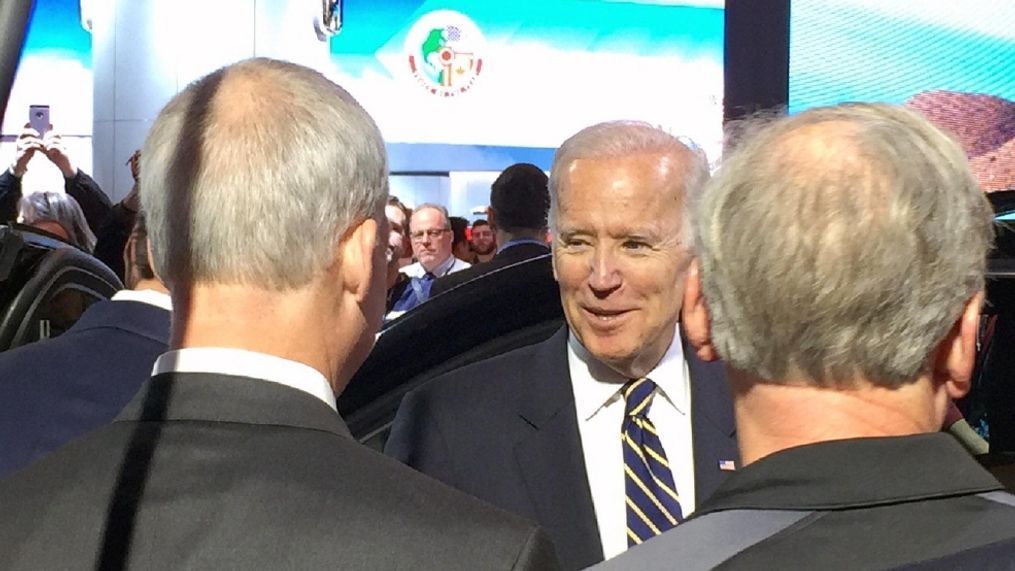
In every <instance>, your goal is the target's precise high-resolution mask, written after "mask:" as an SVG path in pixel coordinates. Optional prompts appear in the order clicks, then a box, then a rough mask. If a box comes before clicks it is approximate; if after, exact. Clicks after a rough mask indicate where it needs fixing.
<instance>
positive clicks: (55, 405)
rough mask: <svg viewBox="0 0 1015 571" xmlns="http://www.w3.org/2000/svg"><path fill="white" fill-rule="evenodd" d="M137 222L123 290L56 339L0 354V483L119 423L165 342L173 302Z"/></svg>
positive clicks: (127, 252)
mask: <svg viewBox="0 0 1015 571" xmlns="http://www.w3.org/2000/svg"><path fill="white" fill-rule="evenodd" d="M147 248H148V232H147V229H146V226H145V222H144V218H143V217H141V216H138V218H137V220H136V223H135V226H134V231H133V232H132V233H131V235H130V237H129V239H128V241H127V247H126V249H125V251H124V252H123V254H122V256H123V258H124V266H125V267H126V268H127V289H125V290H122V291H119V292H117V293H116V294H115V295H113V298H112V299H111V300H109V301H100V302H98V303H96V304H94V305H92V306H91V307H89V308H88V310H87V311H86V312H85V313H84V314H83V315H82V316H81V319H79V320H78V321H77V323H75V324H74V325H73V326H72V327H71V328H70V329H68V330H67V331H66V332H64V333H63V334H62V335H60V336H59V337H56V338H54V339H49V340H46V341H40V342H38V343H32V344H30V345H26V346H24V347H19V348H17V349H14V350H12V351H6V352H3V353H0V478H2V477H4V476H6V475H8V474H10V473H12V472H14V471H16V470H18V469H20V468H23V467H25V466H27V465H28V464H29V463H30V462H32V461H34V460H36V459H38V458H41V457H42V456H44V455H46V454H48V453H50V452H52V451H53V450H56V449H57V448H59V447H60V446H62V445H64V444H65V443H67V442H69V441H71V440H73V439H74V438H77V437H79V436H81V435H83V434H85V433H87V432H89V431H91V430H94V429H96V428H98V427H99V426H102V425H104V424H106V423H108V422H110V421H111V420H113V418H114V417H115V416H116V414H117V413H119V412H120V410H121V409H123V407H124V406H125V405H126V404H127V403H128V402H130V399H131V398H132V397H133V396H134V394H135V393H136V392H137V390H138V388H140V386H141V383H142V382H144V380H145V379H146V378H148V376H149V375H150V374H151V370H152V364H154V363H155V358H156V357H158V356H159V355H160V354H162V353H163V352H165V350H166V346H167V345H168V343H169V312H170V309H171V303H170V300H169V295H168V292H167V291H166V288H165V286H164V285H163V284H162V282H161V281H159V279H158V277H156V275H155V273H154V271H153V270H152V267H151V263H150V261H149V259H148V249H147Z"/></svg>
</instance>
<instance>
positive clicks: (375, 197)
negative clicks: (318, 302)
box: [140, 58, 388, 291]
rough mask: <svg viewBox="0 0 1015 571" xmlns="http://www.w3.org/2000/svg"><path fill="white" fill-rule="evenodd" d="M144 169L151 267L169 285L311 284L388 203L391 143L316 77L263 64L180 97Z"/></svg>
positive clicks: (216, 76)
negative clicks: (345, 241)
mask: <svg viewBox="0 0 1015 571" xmlns="http://www.w3.org/2000/svg"><path fill="white" fill-rule="evenodd" d="M141 161H142V163H143V164H142V168H141V186H140V188H141V202H142V204H143V208H144V210H145V212H146V214H147V217H148V229H149V238H150V240H151V245H152V250H153V255H154V257H155V260H154V265H155V269H156V271H157V272H158V274H159V275H160V276H161V277H162V278H163V279H164V280H165V281H166V282H167V283H169V284H173V283H178V282H183V283H196V282H210V283H234V284H251V285H258V286H260V287H264V288H267V289H274V290H279V291H281V290H286V289H292V288H297V287H300V286H303V285H305V284H307V283H308V282H309V281H310V280H311V279H312V278H313V277H314V276H315V275H316V274H317V273H319V272H320V271H323V270H324V269H325V268H327V267H328V266H329V265H330V264H331V263H332V261H333V259H334V255H335V250H336V247H337V246H338V244H339V242H340V240H341V239H342V238H343V236H344V235H345V233H346V232H347V231H348V230H349V229H350V228H352V227H354V226H355V225H356V224H358V223H359V222H361V221H362V220H364V219H366V218H369V217H375V216H378V213H380V212H382V210H383V205H384V202H385V200H386V199H387V195H388V177H387V164H386V154H385V150H384V143H383V141H382V139H381V134H380V131H379V130H378V129H377V126H376V125H375V124H374V122H373V120H372V119H371V118H370V116H369V115H368V114H367V113H366V111H364V110H363V108H362V107H361V106H360V105H359V103H357V102H356V100H355V99H353V97H352V96H351V95H349V94H348V93H347V92H346V91H345V90H344V89H342V88H341V87H339V86H338V85H336V84H334V83H332V82H331V81H330V80H328V79H327V78H325V77H324V76H323V75H321V74H320V73H318V72H316V71H314V70H312V69H309V68H306V67H303V66H300V65H296V64H293V63H288V62H282V61H277V60H271V59H264V58H258V59H251V60H245V61H242V62H239V63H236V64H233V65H230V66H228V67H225V68H222V69H220V70H218V71H216V72H213V73H211V74H209V75H207V76H205V77H203V78H201V79H199V80H198V81H196V82H194V83H193V84H191V85H190V86H188V87H187V88H186V89H185V90H184V91H182V92H181V93H179V94H178V95H177V96H175V97H174V98H173V99H172V100H171V101H170V102H169V104H167V105H166V107H165V108H164V109H163V110H162V112H161V113H160V114H159V117H158V118H157V119H156V121H155V124H154V125H153V126H152V129H151V131H150V133H149V135H148V139H147V140H146V141H145V145H144V151H143V152H142V155H141Z"/></svg>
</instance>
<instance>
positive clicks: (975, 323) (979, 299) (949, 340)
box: [933, 292, 983, 399]
mask: <svg viewBox="0 0 1015 571" xmlns="http://www.w3.org/2000/svg"><path fill="white" fill-rule="evenodd" d="M982 306H983V292H979V293H977V294H976V295H974V296H973V297H972V298H970V299H969V301H967V302H966V305H965V307H964V308H963V309H962V314H961V315H960V316H959V318H958V320H956V321H955V323H954V324H953V325H952V328H951V329H950V330H949V331H948V334H947V335H946V336H945V338H944V340H943V341H941V343H940V344H939V345H938V348H937V352H936V355H935V358H934V371H933V374H934V380H935V382H938V383H944V385H945V389H946V391H947V392H948V396H949V397H951V398H952V399H958V398H962V397H963V396H965V394H966V393H967V392H969V387H970V384H971V382H972V376H973V367H974V366H975V365H976V338H977V337H978V336H979V329H980V311H981V307H982Z"/></svg>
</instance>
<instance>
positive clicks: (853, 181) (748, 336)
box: [695, 104, 993, 388]
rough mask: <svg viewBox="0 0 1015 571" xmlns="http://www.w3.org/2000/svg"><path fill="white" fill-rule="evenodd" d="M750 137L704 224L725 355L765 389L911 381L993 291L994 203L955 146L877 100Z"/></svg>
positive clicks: (722, 175) (716, 329)
mask: <svg viewBox="0 0 1015 571" xmlns="http://www.w3.org/2000/svg"><path fill="white" fill-rule="evenodd" d="M751 131H752V132H751V133H749V134H748V135H747V136H745V138H744V139H742V140H741V142H740V144H739V145H738V147H737V149H736V150H735V151H734V152H732V153H731V154H730V155H729V156H727V158H726V159H725V161H724V163H723V165H722V166H721V167H720V168H719V171H718V172H717V174H716V175H715V177H714V178H713V179H712V181H711V184H710V185H709V186H708V189H707V190H706V192H705V193H704V195H703V197H702V199H701V202H700V205H699V210H698V212H697V215H696V217H695V219H696V221H695V224H696V233H697V239H698V244H699V252H698V257H699V260H700V263H701V268H702V279H703V288H704V294H705V298H706V300H707V302H708V307H709V310H710V313H711V318H712V338H713V342H714V343H715V347H716V350H717V351H718V353H719V354H720V355H721V356H722V357H723V358H724V359H725V360H726V362H727V363H728V364H730V365H731V366H733V367H735V368H737V369H740V370H743V371H747V372H749V373H752V374H754V375H756V376H758V377H760V378H762V379H764V380H765V382H770V383H780V382H787V381H791V380H796V381H805V382H808V383H810V384H813V385H817V386H823V387H849V386H854V385H855V383H856V382H857V381H858V380H860V379H865V380H867V381H869V382H872V383H875V384H877V385H879V386H883V387H889V388H891V387H898V386H901V385H903V384H906V383H908V382H912V381H914V380H915V379H917V378H918V377H919V376H920V374H921V373H923V372H926V371H927V370H928V367H929V365H930V363H929V358H930V356H931V355H932V353H933V350H934V348H935V347H936V346H937V344H939V343H940V342H941V340H942V339H943V338H944V336H945V334H946V333H947V332H948V330H949V329H950V328H951V327H952V325H953V324H954V323H955V320H956V319H957V318H958V316H959V315H960V314H961V311H962V309H963V307H964V305H965V304H966V302H968V301H969V300H970V299H971V298H972V297H973V296H974V295H975V294H976V293H977V292H979V291H981V290H982V289H983V287H984V277H983V274H984V270H985V263H986V262H985V260H986V254H987V251H988V249H989V248H990V245H991V242H992V239H993V230H992V212H991V208H990V206H989V204H988V202H987V199H986V198H985V197H984V195H983V193H982V192H980V190H979V189H978V188H977V184H976V180H975V178H973V175H972V174H971V172H970V170H969V167H968V164H967V162H966V156H965V153H964V152H963V151H962V148H961V147H960V146H959V145H958V144H957V143H956V142H955V141H953V140H952V139H950V138H949V137H948V136H947V135H945V134H944V133H943V132H941V131H939V130H938V129H937V128H936V127H934V126H933V125H931V124H930V123H929V122H928V121H927V120H926V119H924V118H923V117H921V116H920V115H918V114H916V113H914V112H912V111H909V110H907V109H905V108H902V107H897V106H891V105H883V104H847V105H839V106H835V107H826V108H819V109H813V110H810V111H806V112H804V113H801V114H799V115H796V116H794V117H788V118H781V119H777V120H775V121H774V122H773V121H768V122H767V123H765V124H760V125H756V126H755V127H754V128H753V129H751Z"/></svg>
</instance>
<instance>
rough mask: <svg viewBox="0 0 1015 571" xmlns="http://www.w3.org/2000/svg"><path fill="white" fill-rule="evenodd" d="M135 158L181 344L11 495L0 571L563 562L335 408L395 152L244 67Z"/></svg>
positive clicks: (175, 118) (227, 74)
mask: <svg viewBox="0 0 1015 571" xmlns="http://www.w3.org/2000/svg"><path fill="white" fill-rule="evenodd" d="M142 156H143V158H142V161H143V164H142V169H141V176H142V184H141V199H142V203H143V205H144V210H145V211H146V212H147V214H148V223H149V231H150V237H151V244H152V251H153V256H154V257H153V259H154V262H155V267H156V270H157V272H158V273H159V275H160V276H162V277H163V278H164V279H165V281H166V283H167V285H168V286H169V289H170V292H171V295H172V299H173V308H174V311H173V319H172V336H171V341H170V348H171V349H172V350H171V351H170V352H168V353H165V354H163V355H162V356H160V357H159V358H158V360H157V361H156V363H155V367H154V369H155V370H154V374H153V376H152V378H151V379H150V380H149V381H147V382H146V383H145V384H144V385H143V386H142V388H141V391H140V392H139V394H138V396H137V397H136V398H135V400H134V401H133V402H132V403H131V404H129V405H128V406H127V408H126V409H125V410H124V412H123V413H121V415H120V417H119V418H118V419H117V420H116V421H115V422H113V423H112V424H111V425H109V426H107V427H105V428H102V429H100V430H98V431H96V432H93V433H92V434H90V435H89V436H87V437H85V438H84V439H82V440H79V441H77V442H75V443H73V444H71V445H69V446H67V447H65V448H63V449H62V450H60V451H58V452H56V453H55V454H53V455H51V456H50V457H48V458H46V459H44V460H42V461H40V462H39V463H37V464H35V465H34V466H32V467H29V468H28V469H27V470H25V471H22V472H20V473H18V474H16V475H15V476H14V477H13V478H12V479H10V480H7V481H6V482H3V483H2V484H0V505H2V506H3V510H2V511H0V538H3V539H2V541H0V542H2V544H3V549H0V567H2V568H4V569H58V568H68V567H88V568H100V569H124V568H143V569H181V568H201V569H250V568H258V569H324V568H332V567H341V568H346V569H395V568H435V569H477V568H478V569H528V568H535V569H544V568H547V567H549V568H551V569H552V568H554V567H555V564H554V558H553V551H552V546H550V545H549V543H548V542H547V541H546V539H545V536H544V535H543V534H542V533H541V532H539V531H538V529H537V528H536V527H535V526H533V525H532V524H530V523H528V522H524V521H522V520H521V519H519V518H517V517H515V516H511V515H509V514H507V513H504V512H502V511H500V510H497V509H494V508H492V507H490V506H487V505H484V504H483V503H482V502H479V501H478V500H476V499H474V498H469V497H467V496H466V495H464V494H461V493H459V492H456V491H454V490H451V489H450V488H447V487H446V486H443V485H441V484H439V483H437V482H434V481H433V480H431V479H429V478H425V477H423V476H420V475H419V474H417V473H415V472H413V471H412V470H409V469H407V468H405V467H404V466H402V465H400V464H398V463H397V462H393V461H391V460H390V459H388V458H385V457H383V456H382V455H380V454H378V453H376V452H373V451H371V450H368V449H367V448H366V447H364V446H361V445H360V444H358V443H357V442H356V441H355V440H354V439H353V438H352V437H351V435H350V434H349V432H348V429H347V428H346V426H345V424H344V423H343V422H342V419H341V417H340V416H339V415H338V413H337V412H336V409H335V395H336V393H340V392H341V391H342V390H343V389H344V388H345V385H346V383H347V382H348V380H349V378H350V377H351V375H352V373H353V372H354V371H355V370H356V368H357V367H359V365H360V364H361V363H362V362H363V359H364V358H365V357H366V355H367V353H368V352H369V351H370V348H371V346H372V343H373V338H374V332H375V331H376V330H377V327H378V326H379V325H380V322H381V314H382V312H383V309H384V289H385V288H384V282H385V273H386V272H385V267H386V264H385V257H386V250H387V242H388V240H387V238H388V236H387V233H388V230H387V222H386V218H385V216H384V204H385V202H386V199H387V195H388V185H387V179H388V172H387V165H386V157H385V151H384V144H383V141H382V139H381V135H380V132H379V131H378V129H377V126H376V125H375V124H374V122H373V120H372V119H371V118H370V116H369V115H367V113H366V112H365V111H364V110H363V109H362V107H360V105H359V104H358V103H357V102H356V101H355V100H354V99H353V98H352V97H351V96H350V95H349V94H348V93H347V92H345V91H344V90H343V89H342V88H341V87H339V86H337V85H335V84H334V83H332V82H331V81H329V80H328V79H326V78H325V77H324V76H323V75H321V74H320V73H318V72H316V71H313V70H310V69H308V68H304V67H301V66H298V65H295V64H291V63H286V62H280V61H275V60H268V59H254V60H247V61H243V62H240V63H237V64H234V65H232V66H229V67H227V68H224V69H222V70H219V71H217V72H214V73H212V74H210V75H208V76H206V77H204V78H202V79H200V80H198V81H197V82H196V83H194V84H192V85H191V86H189V87H188V88H187V89H185V90H184V91H183V92H182V93H180V94H179V95H177V96H176V97H174V98H173V99H172V100H171V101H170V102H169V104H168V105H167V106H166V107H165V108H164V109H163V110H162V112H161V113H160V114H159V117H158V119H157V120H156V121H155V123H154V125H153V126H152V130H151V132H150V134H149V136H148V139H147V141H146V142H145V146H144V153H143V155H142ZM69 374H73V373H69ZM54 538H59V539H58V541H57V540H55V539H54ZM54 541H56V543H54ZM54 546H56V547H55V548H54Z"/></svg>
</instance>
